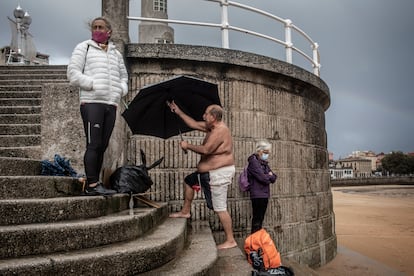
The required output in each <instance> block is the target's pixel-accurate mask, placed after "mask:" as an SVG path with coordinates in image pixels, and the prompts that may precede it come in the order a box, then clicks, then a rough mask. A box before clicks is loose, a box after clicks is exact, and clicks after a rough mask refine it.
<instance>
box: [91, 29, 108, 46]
mask: <svg viewBox="0 0 414 276" xmlns="http://www.w3.org/2000/svg"><path fill="white" fill-rule="evenodd" d="M108 39H109V33H108V32H100V31H93V32H92V40H93V41H95V42H97V43H105V42H107V41H108Z"/></svg>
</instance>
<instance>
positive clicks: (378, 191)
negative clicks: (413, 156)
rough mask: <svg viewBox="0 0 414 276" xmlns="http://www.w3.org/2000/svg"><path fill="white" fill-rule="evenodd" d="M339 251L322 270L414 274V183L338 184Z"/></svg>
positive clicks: (333, 273) (336, 275) (334, 190)
mask: <svg viewBox="0 0 414 276" xmlns="http://www.w3.org/2000/svg"><path fill="white" fill-rule="evenodd" d="M332 194H333V202H334V212H335V221H336V227H335V231H336V235H337V241H338V254H337V256H336V257H335V258H334V259H333V260H332V261H331V262H329V263H328V264H326V265H324V266H323V267H321V268H319V269H317V272H318V273H319V275H322V276H324V275H329V276H341V275H370V276H371V275H372V276H375V275H380V276H382V275H414V200H413V199H414V186H407V185H406V186H396V185H393V186H391V185H390V186H361V187H334V188H332Z"/></svg>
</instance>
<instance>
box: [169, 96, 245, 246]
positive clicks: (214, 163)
mask: <svg viewBox="0 0 414 276" xmlns="http://www.w3.org/2000/svg"><path fill="white" fill-rule="evenodd" d="M168 105H169V107H170V109H171V111H172V112H175V113H176V114H177V115H178V116H180V118H181V119H182V120H183V121H184V122H185V123H186V124H187V125H188V126H189V127H190V128H192V129H195V130H200V131H203V132H205V133H206V136H205V138H204V141H203V143H202V144H201V145H193V144H190V143H188V142H186V141H181V148H182V149H183V150H191V151H193V152H196V153H198V154H200V155H201V159H200V161H199V163H198V165H197V171H196V172H194V173H192V174H190V175H188V176H187V177H186V178H185V179H184V181H185V184H184V205H183V207H182V209H181V211H180V212H177V213H173V214H170V217H172V218H190V217H191V214H190V210H191V203H192V201H193V198H194V189H193V186H198V185H201V187H202V188H203V191H204V195H205V198H206V201H207V207H208V208H210V209H212V210H214V212H215V213H216V214H217V215H218V216H219V219H220V222H221V224H222V225H223V228H224V233H225V235H226V241H225V242H224V243H222V244H220V245H218V246H217V248H218V249H227V248H233V247H236V246H237V243H236V241H235V239H234V236H233V229H232V221H231V217H230V214H229V212H228V211H227V189H228V186H229V185H230V184H231V183H232V179H233V177H234V173H235V166H234V156H233V139H232V137H231V133H230V130H229V128H228V127H227V126H226V124H225V123H224V122H223V121H222V117H223V109H222V108H221V107H220V106H219V105H210V106H208V107H207V109H206V111H205V112H204V115H203V120H204V121H195V120H194V119H193V118H191V117H190V116H188V115H187V114H185V113H184V112H183V111H182V110H181V109H180V108H179V107H178V106H177V105H176V104H175V103H174V102H171V103H169V104H168Z"/></svg>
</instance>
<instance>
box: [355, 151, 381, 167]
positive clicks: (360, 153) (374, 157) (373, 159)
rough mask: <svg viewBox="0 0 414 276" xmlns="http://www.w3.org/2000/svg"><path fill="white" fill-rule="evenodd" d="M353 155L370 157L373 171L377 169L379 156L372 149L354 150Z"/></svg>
mask: <svg viewBox="0 0 414 276" xmlns="http://www.w3.org/2000/svg"><path fill="white" fill-rule="evenodd" d="M351 156H352V157H354V158H363V159H368V160H370V161H371V171H376V170H377V168H378V167H377V160H378V156H377V155H376V154H375V152H373V151H371V150H365V151H353V152H352V155H351Z"/></svg>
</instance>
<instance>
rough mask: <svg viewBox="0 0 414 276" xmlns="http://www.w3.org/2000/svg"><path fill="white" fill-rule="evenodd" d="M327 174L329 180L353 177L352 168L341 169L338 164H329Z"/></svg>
mask: <svg viewBox="0 0 414 276" xmlns="http://www.w3.org/2000/svg"><path fill="white" fill-rule="evenodd" d="M329 173H330V175H331V179H340V178H352V177H354V170H353V168H352V167H341V165H340V164H339V163H336V162H330V163H329Z"/></svg>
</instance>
